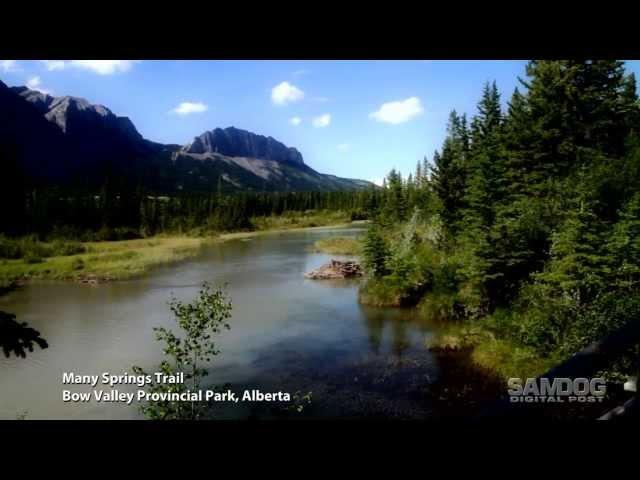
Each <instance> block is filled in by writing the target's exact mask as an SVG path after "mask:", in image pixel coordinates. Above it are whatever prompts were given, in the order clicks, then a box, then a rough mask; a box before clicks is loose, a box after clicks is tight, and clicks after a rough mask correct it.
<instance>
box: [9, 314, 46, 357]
mask: <svg viewBox="0 0 640 480" xmlns="http://www.w3.org/2000/svg"><path fill="white" fill-rule="evenodd" d="M35 345H38V346H39V347H40V348H43V349H44V348H48V347H49V344H48V343H47V341H46V340H45V339H44V338H42V337H41V336H40V332H39V331H37V330H35V329H33V328H31V327H29V326H28V325H27V322H22V323H20V322H17V321H16V316H15V315H13V314H11V313H7V312H2V311H0V347H2V351H3V352H4V355H5V357H7V358H9V356H11V354H12V353H13V354H14V355H15V356H16V357H20V358H25V357H26V354H27V351H29V352H33V347H34V346H35Z"/></svg>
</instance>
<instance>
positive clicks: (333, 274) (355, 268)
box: [304, 260, 362, 280]
mask: <svg viewBox="0 0 640 480" xmlns="http://www.w3.org/2000/svg"><path fill="white" fill-rule="evenodd" d="M360 276H362V269H361V268H360V265H358V263H356V262H353V261H346V262H341V261H339V260H331V262H329V263H326V264H325V265H322V266H321V267H320V268H317V269H315V270H313V271H311V272H309V273H305V274H304V277H305V278H309V279H311V280H326V279H332V278H352V277H360Z"/></svg>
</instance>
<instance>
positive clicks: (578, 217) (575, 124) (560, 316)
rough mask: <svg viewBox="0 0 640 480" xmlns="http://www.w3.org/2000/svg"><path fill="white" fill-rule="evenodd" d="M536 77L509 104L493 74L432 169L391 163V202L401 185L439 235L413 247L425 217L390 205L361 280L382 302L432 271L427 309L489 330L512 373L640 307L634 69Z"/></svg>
mask: <svg viewBox="0 0 640 480" xmlns="http://www.w3.org/2000/svg"><path fill="white" fill-rule="evenodd" d="M526 74H527V78H526V79H524V80H521V83H522V85H523V87H524V88H523V89H516V90H515V91H514V92H513V95H512V96H511V99H510V101H509V102H508V108H507V109H506V111H505V112H503V111H502V108H501V102H500V95H499V92H498V90H497V88H496V84H495V82H494V83H491V84H486V85H485V87H484V90H483V91H482V95H481V98H480V101H479V103H478V108H477V113H476V115H475V116H474V117H473V118H472V119H471V122H470V126H469V127H467V124H466V118H465V117H464V116H460V115H458V114H457V113H456V112H455V111H454V112H452V113H451V115H450V118H449V124H448V128H447V136H446V138H445V140H444V142H443V145H442V148H441V149H440V151H439V152H436V153H435V154H434V157H433V165H431V166H428V165H427V162H426V161H425V162H424V163H420V162H419V163H418V166H417V168H416V172H415V175H412V176H410V177H409V178H408V179H407V181H406V182H402V181H400V182H398V178H399V174H397V172H395V170H394V171H392V174H393V175H391V174H390V176H389V177H388V178H387V188H386V189H385V194H384V195H383V199H384V201H385V205H386V206H389V205H393V201H391V202H389V201H388V199H387V197H389V196H391V197H392V198H393V196H392V195H391V193H390V192H391V190H392V189H391V188H390V184H393V185H394V190H395V191H396V192H398V191H400V188H399V187H398V185H399V184H400V183H401V184H402V185H403V189H402V191H404V192H405V198H406V200H407V211H409V210H410V209H412V208H415V207H418V208H420V209H421V210H422V211H423V212H425V214H424V216H423V218H420V219H419V222H418V223H419V226H418V228H416V229H415V230H416V231H421V230H425V229H427V231H428V232H429V233H428V234H424V235H418V241H416V242H413V243H409V244H408V243H405V242H404V240H403V238H404V237H403V232H406V231H407V229H410V228H413V227H411V224H412V223H414V222H415V220H414V219H413V218H412V221H411V222H408V223H406V224H404V225H402V224H397V222H399V219H400V218H401V217H402V215H400V216H396V217H394V216H393V212H392V211H388V210H387V211H384V210H383V212H384V215H381V217H384V218H383V222H382V223H383V224H384V225H385V226H386V227H387V228H386V230H385V232H384V236H385V237H386V238H387V239H388V243H389V245H391V246H390V254H389V256H388V259H387V262H386V264H385V266H386V270H387V272H386V273H385V274H384V275H382V276H379V277H378V278H376V280H375V282H369V283H368V284H366V285H365V286H364V287H363V292H364V293H366V296H367V298H368V299H369V300H370V301H371V298H372V297H375V295H377V296H378V297H379V298H384V299H385V301H386V300H388V299H389V298H392V297H394V296H395V297H401V296H402V294H403V293H406V292H408V291H409V290H410V288H411V287H412V286H414V285H415V284H416V282H417V281H419V280H418V279H420V278H422V279H427V281H426V282H425V283H424V285H425V288H426V289H427V291H426V293H425V294H424V295H423V297H422V299H421V301H420V303H419V308H420V311H421V312H422V313H423V314H424V315H425V316H428V317H430V318H432V319H437V320H442V321H457V322H459V321H462V322H463V323H464V324H465V325H468V326H469V325H475V327H474V328H477V329H479V331H480V332H484V333H487V334H489V335H488V336H487V337H486V338H485V337H483V336H482V335H484V333H483V334H482V335H480V336H481V337H482V339H481V340H477V341H475V343H476V347H477V348H476V350H477V352H476V353H477V356H478V358H479V359H481V360H482V362H481V363H483V364H485V365H487V364H491V363H492V362H491V361H490V359H489V357H491V356H493V357H495V359H498V360H499V361H504V362H506V364H507V365H509V366H510V367H509V368H511V369H515V370H518V369H520V368H521V367H523V366H524V365H525V363H526V362H532V364H537V363H536V362H538V360H540V362H541V363H540V364H539V365H540V366H542V365H547V364H548V362H550V361H552V360H553V361H559V360H560V359H562V358H566V357H567V356H569V355H571V354H572V353H575V352H576V351H577V350H579V349H581V348H583V347H584V346H586V345H588V344H589V343H590V342H593V341H596V340H598V339H600V338H601V337H602V336H603V335H606V334H607V333H609V332H611V331H612V330H613V329H615V328H617V327H619V326H621V325H623V324H624V323H625V322H628V321H633V319H634V318H637V316H638V313H640V312H638V310H637V309H638V294H637V293H636V292H637V291H638V290H639V288H638V287H639V282H640V194H639V193H638V186H639V185H640V103H639V102H638V96H637V92H636V80H635V77H634V76H633V75H627V74H625V71H624V65H623V63H622V62H619V61H613V60H570V61H560V60H544V61H532V62H529V64H528V65H527V67H526ZM429 169H430V171H431V175H430V176H426V175H425V172H427V171H428V170H429ZM400 178H401V177H400ZM396 196H397V195H396ZM403 208H404V207H403ZM388 219H392V220H390V221H389V220H388ZM427 225H431V227H430V228H427V227H426V226H427ZM407 245H409V246H408V247H407ZM426 245H429V247H430V248H431V249H432V250H434V249H435V251H436V253H435V254H434V253H433V251H432V252H430V253H428V254H427V253H426V251H427V250H426ZM469 328H471V327H469ZM467 337H469V336H468V335H467ZM469 338H471V337H469ZM472 343H473V342H472ZM536 356H537V357H538V358H537V360H536V358H535V357H536ZM621 365H622V363H621V364H620V365H618V366H617V367H615V368H617V369H618V370H619V369H620V368H622V367H621ZM493 368H494V369H498V368H499V367H498V366H497V365H496V363H495V362H494V366H493ZM534 370H537V369H534ZM503 371H506V370H503Z"/></svg>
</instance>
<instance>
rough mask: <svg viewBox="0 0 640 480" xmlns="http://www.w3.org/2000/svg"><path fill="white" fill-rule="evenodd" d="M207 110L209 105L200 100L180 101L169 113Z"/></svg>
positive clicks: (189, 112) (184, 113)
mask: <svg viewBox="0 0 640 480" xmlns="http://www.w3.org/2000/svg"><path fill="white" fill-rule="evenodd" d="M207 110H209V107H208V106H207V105H205V104H204V103H202V102H182V103H181V104H180V105H178V106H177V107H176V108H174V109H173V110H171V112H170V113H175V114H177V115H190V114H192V113H202V112H206V111H207Z"/></svg>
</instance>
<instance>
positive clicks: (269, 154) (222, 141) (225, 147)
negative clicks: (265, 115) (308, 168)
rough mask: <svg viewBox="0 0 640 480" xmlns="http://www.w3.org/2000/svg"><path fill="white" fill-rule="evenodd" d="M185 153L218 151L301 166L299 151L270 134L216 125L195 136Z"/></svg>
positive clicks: (231, 155)
mask: <svg viewBox="0 0 640 480" xmlns="http://www.w3.org/2000/svg"><path fill="white" fill-rule="evenodd" d="M183 152H184V153H197V154H206V153H212V154H213V153H218V154H220V155H225V156H227V157H248V158H258V159H264V160H274V161H276V162H281V163H290V164H294V165H304V161H303V159H302V154H301V153H300V152H299V151H298V150H296V149H295V148H290V147H287V146H286V145H284V144H283V143H280V142H278V141H277V140H276V139H274V138H272V137H265V136H263V135H256V134H255V133H251V132H248V131H246V130H240V129H239V128H235V127H229V128H225V129H222V128H216V129H214V130H210V131H208V132H204V133H203V134H202V135H200V136H198V137H196V138H195V139H194V140H193V142H191V143H190V144H189V145H187V146H186V147H185V148H184V149H183Z"/></svg>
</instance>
